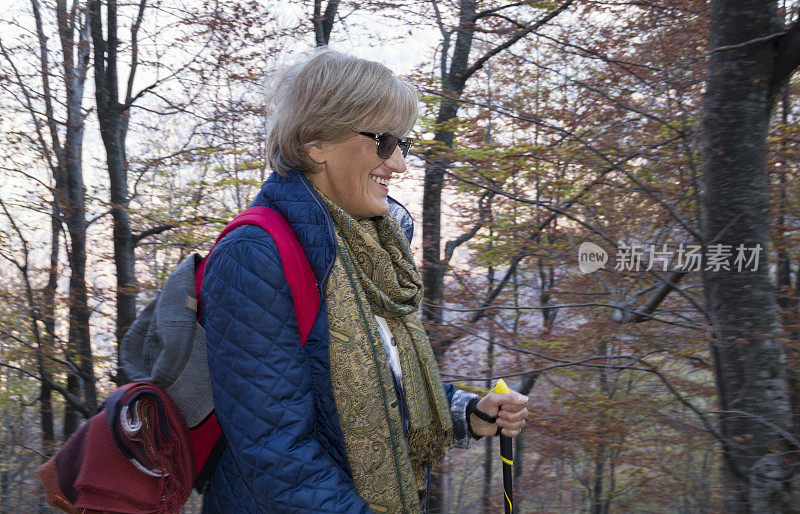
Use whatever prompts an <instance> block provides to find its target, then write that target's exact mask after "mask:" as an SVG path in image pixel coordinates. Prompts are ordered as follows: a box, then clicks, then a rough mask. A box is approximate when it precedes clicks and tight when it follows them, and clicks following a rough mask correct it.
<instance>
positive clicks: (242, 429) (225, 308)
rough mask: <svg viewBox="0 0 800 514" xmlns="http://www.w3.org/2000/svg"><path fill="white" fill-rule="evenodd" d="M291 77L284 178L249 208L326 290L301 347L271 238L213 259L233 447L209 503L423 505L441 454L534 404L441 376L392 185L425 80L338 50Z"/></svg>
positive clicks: (214, 304)
mask: <svg viewBox="0 0 800 514" xmlns="http://www.w3.org/2000/svg"><path fill="white" fill-rule="evenodd" d="M277 84H278V86H277V87H276V92H275V96H274V101H273V103H274V105H273V126H272V129H271V133H270V140H269V144H270V149H271V153H270V155H272V156H273V158H272V160H271V163H270V164H271V166H272V167H273V169H274V171H275V173H273V174H272V176H270V178H269V179H268V180H267V181H266V182H265V183H264V184H263V185H262V187H261V191H260V193H259V194H258V196H257V197H256V199H255V200H254V201H253V203H252V204H251V206H256V205H261V206H267V207H271V208H273V209H275V210H277V211H278V212H280V213H281V214H282V215H283V216H284V217H285V218H286V220H287V221H288V222H289V224H290V225H291V227H292V228H293V230H294V231H295V234H296V235H297V238H298V240H299V242H300V244H301V245H302V246H303V248H304V250H305V252H306V255H307V257H308V260H309V263H310V264H311V268H312V270H313V271H314V274H315V276H316V278H317V281H318V284H319V288H320V292H321V293H322V300H321V305H320V311H319V316H318V318H317V320H316V323H315V325H314V328H313V330H312V333H311V335H310V337H309V338H308V341H307V342H306V344H305V346H304V347H303V346H301V345H300V344H299V343H298V339H299V336H298V326H297V320H296V319H295V316H294V311H293V303H292V297H291V292H290V290H289V287H288V284H287V281H286V279H285V277H284V275H283V269H282V267H281V262H280V257H279V254H278V252H277V250H276V247H275V243H274V241H273V239H272V238H271V236H270V235H269V234H267V233H266V232H265V231H263V230H261V229H259V228H257V227H253V226H245V227H240V228H238V229H236V230H234V231H233V232H231V233H230V234H229V235H228V236H227V237H226V238H225V239H223V241H222V242H220V244H219V245H217V247H216V249H215V250H214V252H213V254H212V256H211V257H210V259H209V262H208V267H207V269H206V275H205V280H204V283H203V290H202V291H203V292H202V294H203V296H202V297H203V305H202V311H201V319H202V320H203V325H204V327H205V329H206V334H207V338H208V341H207V347H208V362H209V367H210V370H211V380H212V389H213V393H214V403H215V408H216V413H217V416H218V418H219V422H220V425H221V426H222V429H223V432H224V433H225V436H226V438H227V442H228V448H227V450H226V451H225V453H224V455H223V457H222V458H221V461H220V462H219V464H218V465H217V467H216V468H215V472H214V475H213V477H212V479H211V482H210V484H209V486H208V489H207V491H206V494H205V505H204V507H205V510H207V511H209V512H258V511H261V512H285V511H289V512H296V511H306V512H309V511H310V512H369V511H374V512H418V511H420V510H422V509H424V505H425V500H424V493H425V491H426V489H427V478H428V470H429V469H430V466H431V465H432V464H434V463H436V462H437V461H438V460H439V459H441V458H442V457H443V456H444V454H445V451H446V450H447V449H448V448H449V447H451V446H453V445H456V446H460V447H466V446H468V445H469V441H470V437H471V436H472V437H480V436H484V435H492V434H494V433H495V432H496V431H497V430H498V427H500V428H502V431H503V433H504V434H505V435H508V436H512V437H513V436H515V435H517V434H518V433H519V432H520V431H521V429H522V427H523V426H524V424H525V417H526V415H527V410H526V408H525V405H526V403H527V398H526V397H525V396H523V395H521V394H519V393H515V392H512V393H510V394H506V395H498V394H493V393H492V394H489V395H487V396H486V397H485V398H483V399H481V400H480V401H478V399H477V397H476V396H475V395H472V394H470V393H466V392H463V391H456V390H455V389H454V388H453V387H452V385H448V386H447V387H443V386H442V383H441V379H440V377H439V374H438V369H437V366H436V362H435V360H434V357H433V352H432V351H431V348H430V343H429V342H428V339H427V337H426V335H425V331H424V330H423V328H422V325H421V323H420V320H419V315H418V311H419V306H420V302H421V300H422V293H423V290H422V284H421V279H420V275H419V273H418V272H417V270H416V267H415V266H414V263H413V260H412V256H411V253H410V250H409V241H410V239H411V234H412V231H413V225H412V222H411V217H410V215H409V214H408V211H406V210H405V209H404V208H403V207H402V206H401V205H400V204H399V203H397V202H396V201H394V200H393V199H392V198H390V197H389V196H388V189H389V187H390V184H391V183H392V181H393V180H394V179H396V178H397V174H400V173H402V172H403V171H405V169H406V165H405V161H404V157H405V155H406V153H407V152H408V148H409V147H410V144H411V141H410V140H409V139H398V137H397V136H400V135H403V134H406V133H408V132H409V131H410V130H411V128H412V126H413V125H414V123H415V122H416V118H417V96H416V93H415V91H414V89H413V88H412V87H411V86H410V85H409V84H407V83H405V82H403V81H401V80H399V79H398V78H397V77H395V76H394V75H393V74H392V73H391V71H389V70H388V69H387V68H385V67H384V66H382V65H380V64H377V63H374V62H369V61H365V60H362V59H357V58H354V57H350V56H346V55H343V54H340V53H337V52H333V51H331V50H327V49H323V50H318V51H316V52H315V53H314V54H313V55H312V56H311V57H310V58H309V59H307V60H306V61H305V62H303V63H301V64H299V65H298V66H295V67H294V68H292V69H290V70H289V71H287V72H286V73H285V74H284V75H283V76H282V77H281V79H280V80H279V81H277ZM476 409H477V410H478V411H480V412H479V414H481V413H484V414H483V415H484V417H488V418H490V419H491V417H493V416H498V419H497V421H496V422H489V421H484V420H481V419H479V418H478V416H477V415H476V414H474V411H475V410H476ZM467 411H469V413H468V412H467ZM498 413H499V414H498Z"/></svg>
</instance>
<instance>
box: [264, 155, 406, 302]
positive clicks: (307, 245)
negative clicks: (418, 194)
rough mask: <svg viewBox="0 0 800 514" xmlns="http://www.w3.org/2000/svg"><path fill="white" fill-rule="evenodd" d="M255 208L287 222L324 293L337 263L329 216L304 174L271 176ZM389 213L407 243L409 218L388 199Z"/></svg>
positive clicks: (392, 200) (395, 202)
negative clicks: (274, 214)
mask: <svg viewBox="0 0 800 514" xmlns="http://www.w3.org/2000/svg"><path fill="white" fill-rule="evenodd" d="M255 206H265V207H270V208H272V209H275V210H276V211H278V212H279V213H280V214H281V216H283V217H284V218H286V221H288V222H289V225H290V226H291V227H292V229H293V230H294V233H295V235H296V236H297V240H298V241H299V242H300V245H301V246H302V247H303V250H305V252H306V257H307V258H308V262H309V264H311V269H312V270H313V271H314V275H315V276H316V278H317V282H318V283H319V285H320V288H322V290H323V291H324V288H325V286H326V285H327V281H328V275H329V274H330V270H331V267H332V266H333V261H334V260H335V259H336V239H335V236H334V230H333V221H332V220H331V215H330V213H329V212H328V209H327V208H326V207H325V205H324V204H323V203H322V200H321V199H320V198H319V195H317V193H316V191H314V188H313V187H312V186H311V184H310V183H309V181H308V179H307V178H306V176H305V174H304V173H302V172H300V171H292V172H289V173H288V174H287V175H286V176H285V177H284V176H282V175H279V174H278V173H274V172H273V173H272V175H270V176H269V178H267V180H266V181H265V182H264V183H263V184H262V185H261V191H260V192H259V193H258V195H256V197H255V199H254V200H253V202H252V203H251V204H250V207H255ZM389 213H390V214H391V215H392V216H393V217H394V218H395V219H396V220H397V222H398V224H399V225H400V227H401V228H402V229H403V231H404V232H405V235H406V238H408V241H409V243H410V242H411V238H412V237H413V235H414V221H413V219H412V218H411V214H409V212H408V211H407V210H406V208H405V207H403V206H402V205H401V204H400V203H399V202H398V201H397V200H395V199H394V198H392V197H389Z"/></svg>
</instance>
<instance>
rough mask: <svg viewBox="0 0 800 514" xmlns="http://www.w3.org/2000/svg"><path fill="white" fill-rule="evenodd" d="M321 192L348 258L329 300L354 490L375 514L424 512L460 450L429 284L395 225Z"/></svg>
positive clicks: (337, 267) (339, 263)
mask: <svg viewBox="0 0 800 514" xmlns="http://www.w3.org/2000/svg"><path fill="white" fill-rule="evenodd" d="M317 192H318V193H319V195H320V197H321V198H322V200H323V202H324V203H325V205H326V206H327V207H328V209H329V210H330V212H331V216H332V218H333V224H334V226H335V229H336V244H337V247H338V252H339V253H338V257H337V258H336V261H335V262H334V265H333V270H332V272H331V275H330V279H329V281H328V286H327V291H326V293H327V302H328V323H329V330H330V360H331V380H332V383H333V394H334V398H335V400H336V408H337V410H338V412H339V419H340V422H341V426H342V432H343V434H344V442H345V447H346V449H347V458H348V461H349V464H350V469H351V471H352V473H353V481H354V483H355V486H356V490H357V491H358V493H359V494H360V495H361V496H362V497H363V498H364V499H365V500H366V501H367V502H368V503H369V504H370V507H371V508H372V510H373V511H375V512H418V511H419V510H420V505H419V495H418V492H417V491H418V490H421V489H424V487H425V484H424V482H423V463H429V464H435V463H436V462H437V461H439V460H440V459H441V458H442V457H444V455H445V452H446V451H447V449H448V448H449V447H450V446H452V444H453V425H452V418H451V415H450V409H449V406H448V403H447V398H446V396H445V393H444V389H443V387H442V382H441V378H440V376H439V368H438V366H437V365H436V359H435V358H434V356H433V350H432V349H431V345H430V342H429V341H428V337H427V335H426V333H425V329H424V328H423V326H422V323H421V321H420V319H419V316H418V314H417V312H418V310H419V307H420V303H421V301H422V294H423V288H422V278H421V276H420V274H419V272H418V271H417V269H416V267H415V266H414V261H413V257H412V255H411V250H410V248H409V246H408V242H407V241H406V238H405V237H404V236H403V235H402V234H401V231H400V227H399V226H398V224H397V222H396V221H395V220H394V218H392V217H391V216H390V215H389V214H386V215H384V216H382V217H376V218H367V219H363V220H356V219H355V218H353V217H352V216H350V215H349V214H347V213H346V212H345V211H344V210H342V209H341V208H340V207H339V206H338V205H336V204H335V203H333V201H331V200H330V199H329V198H327V197H326V196H325V195H324V194H323V193H322V192H321V191H319V189H317ZM375 315H378V316H382V317H384V318H386V322H387V324H388V325H389V328H390V330H391V332H392V335H393V336H394V338H395V341H396V343H397V347H398V352H399V355H400V365H401V368H402V371H403V373H402V376H403V378H402V386H403V392H404V394H405V400H406V405H407V411H408V416H409V429H408V434H407V435H408V438H407V439H406V438H405V437H404V436H403V424H402V420H401V415H400V408H399V403H398V400H397V395H396V393H395V388H394V385H393V378H392V371H391V369H390V366H389V362H388V358H387V356H386V352H385V350H384V347H383V343H382V340H381V336H380V333H379V331H378V326H377V324H376V321H375V317H374V316H375Z"/></svg>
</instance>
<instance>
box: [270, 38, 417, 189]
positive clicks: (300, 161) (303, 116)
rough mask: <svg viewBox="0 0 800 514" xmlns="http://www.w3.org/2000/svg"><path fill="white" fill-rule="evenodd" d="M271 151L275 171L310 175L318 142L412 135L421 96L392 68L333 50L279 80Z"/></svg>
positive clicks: (273, 98) (315, 55)
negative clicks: (312, 146) (309, 149)
mask: <svg viewBox="0 0 800 514" xmlns="http://www.w3.org/2000/svg"><path fill="white" fill-rule="evenodd" d="M269 100H270V101H269V104H270V105H269V108H270V118H271V120H270V121H271V123H270V127H269V132H268V135H267V151H268V154H267V155H268V156H269V162H270V165H271V166H272V169H273V170H275V171H277V172H278V173H280V174H281V175H286V173H287V172H288V171H290V170H300V171H304V172H310V171H312V170H313V168H314V163H313V161H312V160H311V159H310V157H309V156H308V154H307V153H306V145H307V144H308V143H312V142H317V141H319V142H333V143H336V142H339V141H344V140H345V139H347V138H348V137H350V136H351V135H352V134H353V131H356V132H361V131H365V132H389V133H391V134H394V135H396V136H398V137H399V136H404V135H405V134H407V133H408V132H409V131H410V130H411V128H412V127H413V126H414V123H416V121H417V116H418V105H417V102H418V97H417V91H416V89H415V88H414V86H412V85H411V84H409V83H408V82H406V81H404V80H401V79H400V78H398V77H397V76H395V75H394V73H392V71H391V70H390V69H389V68H387V67H386V66H384V65H382V64H379V63H377V62H373V61H367V60H365V59H359V58H357V57H353V56H350V55H346V54H343V53H340V52H336V51H334V50H330V49H328V48H324V47H323V48H317V49H316V50H314V51H313V52H312V53H311V55H310V56H308V57H307V58H306V59H305V60H303V61H301V62H300V63H298V64H295V65H294V66H291V67H289V68H288V69H286V70H284V71H283V73H280V74H279V75H278V76H277V77H276V78H275V79H273V87H272V95H271V97H270V99H269Z"/></svg>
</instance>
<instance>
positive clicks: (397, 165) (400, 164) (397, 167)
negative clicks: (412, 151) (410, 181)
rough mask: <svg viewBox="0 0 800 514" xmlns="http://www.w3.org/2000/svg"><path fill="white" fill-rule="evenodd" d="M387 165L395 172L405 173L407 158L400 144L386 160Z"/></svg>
mask: <svg viewBox="0 0 800 514" xmlns="http://www.w3.org/2000/svg"><path fill="white" fill-rule="evenodd" d="M385 164H386V167H387V168H389V169H390V170H392V172H394V173H403V172H404V171H406V159H405V157H403V151H402V150H401V149H400V146H399V145H398V146H396V147H395V148H394V152H392V155H391V156H390V157H389V158H388V159H386V161H385Z"/></svg>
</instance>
